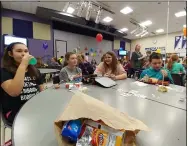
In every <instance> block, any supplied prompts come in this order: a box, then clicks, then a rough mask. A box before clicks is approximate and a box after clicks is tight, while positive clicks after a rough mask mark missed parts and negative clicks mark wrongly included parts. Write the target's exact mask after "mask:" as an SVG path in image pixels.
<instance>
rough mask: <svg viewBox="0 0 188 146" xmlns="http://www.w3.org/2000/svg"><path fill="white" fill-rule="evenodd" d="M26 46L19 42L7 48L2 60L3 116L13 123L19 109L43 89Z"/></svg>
mask: <svg viewBox="0 0 188 146" xmlns="http://www.w3.org/2000/svg"><path fill="white" fill-rule="evenodd" d="M31 58H33V56H31V55H30V54H29V50H28V48H27V46H26V45H24V44H23V43H20V42H16V43H12V44H10V45H8V46H7V48H6V50H5V52H4V56H3V59H2V68H1V88H2V96H1V98H2V108H3V115H4V116H5V118H6V119H7V121H8V122H10V123H13V121H14V118H15V115H16V114H17V112H18V111H19V109H20V108H21V107H22V106H23V105H24V104H25V103H26V102H27V101H28V100H29V99H31V98H32V97H33V96H35V95H36V94H37V93H39V92H40V91H42V90H43V89H44V86H43V80H42V78H41V74H40V71H39V70H37V69H36V68H35V67H34V66H33V65H29V60H30V59H31Z"/></svg>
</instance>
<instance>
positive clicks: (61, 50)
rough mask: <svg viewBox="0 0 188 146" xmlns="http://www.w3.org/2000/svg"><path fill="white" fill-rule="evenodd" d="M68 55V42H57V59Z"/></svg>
mask: <svg viewBox="0 0 188 146" xmlns="http://www.w3.org/2000/svg"><path fill="white" fill-rule="evenodd" d="M66 53H67V41H64V40H55V55H56V58H59V57H61V56H65V54H66Z"/></svg>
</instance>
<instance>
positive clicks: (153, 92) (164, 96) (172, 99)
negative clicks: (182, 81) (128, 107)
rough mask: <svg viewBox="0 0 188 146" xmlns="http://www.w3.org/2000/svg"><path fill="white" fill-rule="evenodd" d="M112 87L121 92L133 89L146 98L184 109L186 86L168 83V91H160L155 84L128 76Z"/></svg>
mask: <svg viewBox="0 0 188 146" xmlns="http://www.w3.org/2000/svg"><path fill="white" fill-rule="evenodd" d="M112 88H114V89H116V90H118V91H119V92H122V93H123V92H130V91H133V92H135V93H137V94H141V95H143V96H145V98H146V99H148V100H152V101H155V102H159V103H162V104H165V105H169V106H173V107H176V108H180V109H183V110H186V102H187V101H186V88H185V87H183V86H177V85H172V84H170V85H169V86H167V88H168V92H165V93H162V92H159V91H158V90H157V86H156V85H150V84H145V83H142V82H138V81H135V80H134V79H129V78H128V79H126V80H122V81H117V85H116V86H114V87H112ZM180 98H184V101H180Z"/></svg>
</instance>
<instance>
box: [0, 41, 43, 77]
mask: <svg viewBox="0 0 188 146" xmlns="http://www.w3.org/2000/svg"><path fill="white" fill-rule="evenodd" d="M18 44H22V45H25V44H23V43H20V42H15V43H11V44H10V45H8V46H7V47H6V48H5V50H4V55H3V58H2V67H3V68H5V69H6V70H7V71H10V72H11V73H13V74H16V71H17V69H18V65H16V62H15V60H14V58H13V57H11V56H10V55H9V52H11V53H13V51H12V50H13V49H14V46H15V45H18ZM28 74H29V76H30V77H32V78H39V73H38V71H37V69H36V68H35V67H34V66H33V65H28Z"/></svg>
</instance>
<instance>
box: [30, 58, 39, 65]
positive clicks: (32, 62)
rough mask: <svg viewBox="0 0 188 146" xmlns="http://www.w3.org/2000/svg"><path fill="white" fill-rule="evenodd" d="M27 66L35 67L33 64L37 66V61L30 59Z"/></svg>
mask: <svg viewBox="0 0 188 146" xmlns="http://www.w3.org/2000/svg"><path fill="white" fill-rule="evenodd" d="M29 64H30V65H35V64H37V60H36V59H35V58H31V59H30V60H29Z"/></svg>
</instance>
